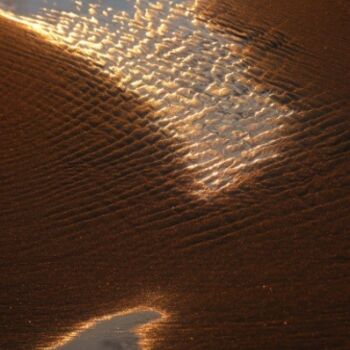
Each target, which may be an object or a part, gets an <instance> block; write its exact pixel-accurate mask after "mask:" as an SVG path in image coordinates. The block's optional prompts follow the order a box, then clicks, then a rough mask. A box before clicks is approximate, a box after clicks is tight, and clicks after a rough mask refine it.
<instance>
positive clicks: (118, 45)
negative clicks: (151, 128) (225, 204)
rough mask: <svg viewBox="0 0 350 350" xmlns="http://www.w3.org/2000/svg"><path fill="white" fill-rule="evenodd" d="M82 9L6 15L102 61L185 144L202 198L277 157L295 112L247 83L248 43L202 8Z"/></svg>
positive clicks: (139, 1) (142, 4) (141, 4)
mask: <svg viewBox="0 0 350 350" xmlns="http://www.w3.org/2000/svg"><path fill="white" fill-rule="evenodd" d="M81 6H82V4H81V2H79V1H77V2H76V12H75V13H73V12H65V11H60V10H58V9H55V8H43V9H42V10H41V12H40V13H39V14H36V15H32V16H30V17H29V16H16V15H11V14H9V13H7V14H6V15H7V16H10V17H11V18H13V17H14V18H15V19H16V20H18V21H21V22H22V23H26V24H27V25H29V26H31V27H32V28H33V29H34V30H36V31H38V32H39V33H41V34H42V35H45V36H46V38H47V39H48V40H51V41H53V42H58V43H60V44H65V45H67V46H68V47H69V48H74V49H75V50H76V52H77V53H78V54H81V55H83V56H84V57H88V58H90V59H92V60H94V61H95V62H97V63H98V64H99V65H100V66H101V67H102V68H103V69H104V70H105V71H106V72H108V73H109V74H110V75H112V76H116V77H118V84H121V85H122V86H124V87H125V88H127V89H128V90H131V91H134V92H135V93H137V94H138V95H139V96H140V98H143V99H145V100H147V103H149V104H151V105H152V106H154V107H155V110H156V112H155V113H152V115H150V116H148V117H150V118H153V120H152V122H153V123H155V124H156V125H157V126H158V127H160V129H161V130H162V131H163V132H164V134H165V137H168V138H169V137H171V138H173V139H175V140H177V141H179V144H182V145H183V150H182V152H181V157H182V158H183V157H184V158H185V160H186V162H187V164H188V168H189V169H191V172H192V173H193V174H194V181H195V183H196V185H197V186H194V190H193V191H194V192H195V193H196V194H199V195H201V196H208V195H210V193H216V192H217V191H218V190H221V189H223V188H225V187H227V186H233V185H234V184H235V183H238V182H240V175H241V173H242V171H244V169H245V168H246V167H249V166H252V165H254V164H257V163H259V162H261V161H264V160H266V159H270V158H273V157H277V156H278V153H277V151H276V147H275V145H276V142H277V141H278V139H279V138H280V137H281V134H282V131H283V129H284V125H285V124H284V120H285V118H288V117H289V116H290V115H291V114H292V113H293V111H292V110H290V109H288V108H287V107H286V106H283V105H281V104H278V103H277V102H275V101H273V100H272V99H271V97H270V95H269V92H268V91H264V90H263V89H261V87H259V86H255V85H254V84H252V83H251V82H250V81H249V79H248V78H246V74H245V73H246V72H247V69H248V66H247V63H246V62H245V58H244V56H243V55H242V53H241V52H242V50H243V49H244V47H245V45H246V42H245V39H242V38H241V37H239V36H237V37H235V36H234V35H233V34H232V33H230V34H225V33H223V32H222V31H220V32H219V31H216V30H215V28H214V27H213V25H212V24H208V23H206V22H205V21H202V20H201V19H200V18H199V17H198V16H197V15H196V11H195V10H196V6H197V5H196V2H195V3H193V2H191V1H184V2H182V3H174V2H167V1H156V2H155V1H151V2H146V1H143V0H136V1H135V3H134V10H133V12H132V13H127V12H125V11H116V10H115V9H112V8H111V7H106V8H104V7H103V6H102V5H101V3H93V4H89V7H88V11H87V12H85V13H80V9H81ZM2 14H4V13H2ZM184 154H185V156H184Z"/></svg>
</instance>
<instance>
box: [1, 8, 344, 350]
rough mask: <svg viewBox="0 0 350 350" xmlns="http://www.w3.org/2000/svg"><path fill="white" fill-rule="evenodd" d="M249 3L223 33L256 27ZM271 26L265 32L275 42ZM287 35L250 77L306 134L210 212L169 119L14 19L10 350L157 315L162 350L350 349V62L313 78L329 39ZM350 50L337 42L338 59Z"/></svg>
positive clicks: (8, 202) (151, 335) (4, 105)
mask: <svg viewBox="0 0 350 350" xmlns="http://www.w3.org/2000/svg"><path fill="white" fill-rule="evenodd" d="M249 3H250V4H251V8H250V9H246V8H245V11H247V12H245V11H242V12H237V11H238V10H237V11H236V12H235V11H234V10H235V9H237V8H239V7H235V5H236V1H231V2H228V1H226V2H225V4H226V5H225V6H226V11H225V15H224V16H223V17H222V18H221V19H220V21H224V24H225V23H226V24H225V25H226V26H227V28H229V27H230V26H231V25H232V23H233V22H234V19H235V16H236V15H237V13H238V14H240V19H241V21H242V22H245V19H246V18H247V21H246V22H247V23H248V17H249V16H248V15H249V14H250V13H254V6H255V5H256V6H258V5H257V4H256V3H257V1H249ZM308 3H311V2H310V1H309V2H308ZM337 3H342V2H337ZM213 4H214V2H213ZM228 4H229V5H228ZM295 4H296V7H297V6H299V5H298V3H297V2H295ZM212 6H213V5H212ZM217 6H219V5H217ZM237 6H238V5H237ZM300 6H301V5H300ZM315 6H316V5H315ZM243 7H244V6H243V5H242V6H241V8H243ZM218 9H221V7H218ZM227 9H231V13H230V11H228V10H227ZM220 11H221V10H220ZM220 11H219V10H218V12H219V13H220ZM261 11H262V10H261ZM263 11H266V13H267V15H266V16H267V17H268V16H272V17H274V18H278V17H281V16H283V15H285V17H286V20H288V21H289V22H290V21H292V20H293V12H287V13H286V11H285V10H284V9H283V8H282V9H279V7H278V6H277V8H276V10H275V11H277V12H278V11H280V12H278V14H275V15H269V10H268V9H264V10H263ZM298 11H299V12H300V11H302V13H304V14H305V16H306V18H308V17H307V16H308V15H307V13H306V12H305V11H307V9H305V11H304V10H303V9H302V7H300V9H299V10H298ZM298 11H296V12H295V13H299V12H298ZM303 11H304V12H303ZM335 11H336V10H335ZM338 11H339V10H338ZM235 13H236V14H235ZM264 13H265V12H264ZM207 15H208V14H207ZM244 16H246V17H244ZM333 16H334V18H335V19H334V22H336V19H337V18H342V17H341V16H342V12H341V11H339V16H340V17H337V16H336V15H335V14H333ZM255 17H257V15H256V16H255ZM267 17H264V16H262V18H264V21H265V20H267V19H266V18H267ZM298 18H299V17H298ZM320 18H321V19H322V18H323V17H322V16H321V17H320ZM225 21H226V22H225ZM264 21H263V20H261V23H259V20H258V19H257V18H255V20H254V21H252V22H251V23H249V26H250V27H252V26H254V28H255V29H254V30H255V33H259V30H260V31H261V33H263V29H264V28H265V27H264V25H265V22H264ZM271 21H272V20H271ZM272 22H273V21H272ZM296 23H298V26H299V27H300V26H303V23H305V30H304V32H305V33H303V34H302V37H303V38H304V36H305V37H307V35H310V36H312V35H314V36H315V38H317V39H318V40H320V39H319V38H318V37H317V35H318V34H317V32H316V31H314V30H311V29H310V30H309V29H308V26H309V24H308V22H307V19H305V20H303V21H301V22H300V21H299V22H298V21H296ZM335 26H336V24H335ZM329 28H331V26H330V27H329ZM242 30H246V31H247V32H249V28H247V29H242ZM279 30H281V33H282V34H283V35H282V34H281V33H280V34H277V33H275V32H273V31H271V33H266V34H261V35H262V39H261V40H260V39H259V37H255V38H254V41H253V43H252V45H251V50H250V51H249V52H245V55H246V56H247V58H248V59H250V60H251V63H252V64H253V65H254V64H256V68H255V70H254V69H252V70H251V71H250V72H248V74H250V75H251V79H252V82H256V81H257V79H258V80H259V83H260V84H263V85H265V86H268V88H269V89H275V90H274V91H276V96H275V98H276V100H278V101H284V103H287V104H290V105H291V106H293V108H294V109H296V110H297V111H298V114H297V117H296V118H292V119H291V120H290V122H289V123H288V131H287V132H286V135H285V137H284V138H283V142H282V143H281V144H280V145H279V149H280V153H279V156H278V157H277V158H275V159H271V160H268V161H266V162H264V163H263V164H259V166H257V167H254V166H252V167H251V173H252V174H253V175H254V176H253V175H252V176H247V175H246V176H245V178H244V181H243V180H242V181H241V182H240V184H239V186H235V187H232V188H231V187H229V188H226V189H225V191H222V192H220V193H218V194H217V195H216V196H214V197H212V198H211V199H210V200H205V199H201V198H199V197H196V196H193V195H191V186H194V185H193V182H192V181H191V178H192V174H191V170H189V169H188V168H186V164H184V161H183V159H182V158H181V149H182V145H181V144H179V143H178V142H177V140H172V139H169V138H166V137H165V136H164V133H162V130H161V129H159V128H157V127H155V126H154V125H153V124H152V123H150V122H149V116H150V115H151V114H152V113H153V108H154V107H152V106H151V105H149V104H147V103H146V102H144V100H143V99H141V98H140V97H138V96H136V95H135V94H133V93H131V92H128V91H123V90H122V89H120V88H118V82H117V81H115V80H113V79H111V78H110V77H109V76H107V75H106V74H104V73H102V72H101V70H100V69H99V67H98V66H96V65H94V64H93V63H92V62H90V61H87V60H84V59H82V58H80V57H78V56H77V55H75V54H74V52H71V51H70V50H67V49H65V48H64V47H62V46H56V45H53V44H51V43H49V42H48V41H47V40H46V39H45V37H41V36H39V35H38V34H35V33H33V32H32V31H31V30H29V29H27V28H26V27H25V26H23V25H20V24H17V23H15V22H13V21H10V20H8V19H5V18H0V183H1V186H0V233H1V234H0V241H1V244H0V259H1V263H0V277H1V284H0V300H1V303H0V348H1V349H6V350H12V349H15V350H20V349H40V348H41V347H44V346H48V345H50V344H54V343H55V342H57V341H58V340H59V339H60V338H61V337H64V336H65V335H66V334H68V333H70V332H71V331H72V330H73V329H74V326H75V325H76V324H78V323H81V322H85V321H88V320H89V319H91V318H95V317H101V316H103V315H105V314H111V313H114V312H119V311H124V310H127V309H129V308H135V307H139V306H140V307H149V308H154V309H155V310H159V311H161V312H164V313H166V315H167V316H168V317H167V319H166V321H164V322H163V323H162V322H160V323H159V324H157V326H156V327H154V328H151V329H150V330H149V331H148V332H146V338H145V339H146V344H148V345H149V346H151V348H152V349H176V350H180V349H181V350H183V349H262V348H264V349H335V348H336V349H347V348H349V347H350V340H349V330H350V328H349V327H350V308H349V307H350V305H349V282H350V275H349V271H350V260H349V237H348V231H349V227H350V225H349V224H350V215H349V207H350V189H349V180H350V179H349V171H350V166H349V150H350V148H349V139H350V135H349V126H350V125H349V118H348V115H349V105H348V102H347V101H348V100H349V94H348V92H349V91H348V89H347V88H346V84H345V82H344V81H343V80H342V79H345V78H344V77H346V74H348V71H349V69H348V68H349V66H348V64H346V63H344V62H345V61H343V59H344V56H345V55H347V54H348V50H347V49H346V48H345V47H344V54H343V55H342V54H341V51H337V50H339V49H337V48H335V49H334V50H335V54H334V55H332V54H331V53H328V54H327V55H326V56H325V58H323V56H322V55H319V56H318V57H316V58H315V57H314V58H312V59H311V58H310V60H309V61H306V62H307V66H306V68H305V67H304V64H303V61H302V59H303V57H307V56H308V53H309V54H310V55H311V56H312V55H314V56H315V55H316V52H317V50H316V49H315V48H313V46H312V45H315V47H316V46H317V44H316V43H315V41H316V39H315V40H314V41H313V40H311V38H309V39H308V40H309V41H312V43H313V44H310V50H309V51H308V50H307V49H308V45H305V43H306V42H307V41H303V39H300V38H301V37H299V36H298V35H296V34H295V35H294V33H293V32H290V33H288V28H287V27H286V28H282V27H281V29H278V31H279ZM283 30H284V31H283ZM289 34H290V36H289ZM293 35H294V36H293ZM320 35H321V34H320ZM269 38H270V39H271V40H270V41H269ZM290 38H293V40H292V39H290ZM330 38H333V39H334V40H333V41H332V40H331V39H330ZM338 39H339V31H337V30H336V27H335V28H334V31H333V32H330V33H328V37H327V43H329V44H328V45H333V44H334V47H337V45H339V42H337V40H338ZM279 40H280V41H279ZM305 40H306V39H305ZM259 43H262V45H263V46H262V47H261V48H259ZM264 45H265V46H264ZM290 46H293V47H294V48H295V47H299V46H300V51H298V50H293V54H291V53H290V52H291V51H290ZM254 48H255V49H254ZM267 48H268V49H267ZM331 49H332V47H331V48H330V50H331ZM264 52H265V53H266V52H269V54H267V53H266V54H264ZM295 52H297V53H295ZM259 55H260V56H259ZM329 57H332V59H333V61H332V60H331V59H330V58H329ZM278 61H279V62H283V64H282V63H281V65H278V64H277V63H276V62H278ZM330 61H332V62H333V65H332V66H330V65H329V62H330ZM274 65H277V66H276V67H277V68H276V69H274V68H273V67H274ZM284 67H287V68H286V72H284V70H283V69H284ZM303 67H304V68H303ZM292 69H295V70H296V73H295V74H292V73H290V72H292ZM303 69H304V71H303ZM327 69H329V70H333V71H334V74H333V75H330V73H329V71H328V70H327ZM261 70H263V74H262V75H261V74H260V73H259V72H260V71H261ZM298 72H308V73H307V74H309V75H308V76H305V75H304V74H298ZM277 73H278V74H277ZM330 76H333V77H335V78H334V81H333V80H331V79H330ZM286 77H288V79H287V78H286ZM308 77H310V79H311V78H312V79H311V83H312V86H313V88H310V86H309V85H308V84H306V83H305V80H303V79H306V80H308V79H307V78H308Z"/></svg>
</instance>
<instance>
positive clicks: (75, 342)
mask: <svg viewBox="0 0 350 350" xmlns="http://www.w3.org/2000/svg"><path fill="white" fill-rule="evenodd" d="M159 317H161V315H160V314H159V313H157V312H154V311H141V312H132V313H127V314H125V315H119V316H110V317H107V318H104V319H102V320H96V321H94V322H92V324H88V325H84V329H83V330H81V331H79V333H78V334H75V335H72V336H68V337H66V338H65V339H64V340H63V341H61V342H62V343H63V344H62V345H59V346H57V347H54V349H57V350H82V349H84V350H107V349H110V350H112V349H113V350H137V349H140V347H139V338H138V336H137V335H136V334H135V333H134V332H133V331H134V329H135V328H137V327H140V326H143V325H144V324H146V323H149V322H152V321H154V320H156V319H158V318H159Z"/></svg>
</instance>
